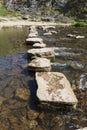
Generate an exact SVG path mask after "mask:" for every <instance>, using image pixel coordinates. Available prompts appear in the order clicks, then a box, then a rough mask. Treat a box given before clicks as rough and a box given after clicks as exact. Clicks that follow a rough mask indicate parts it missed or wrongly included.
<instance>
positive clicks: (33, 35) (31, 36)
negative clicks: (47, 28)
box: [28, 32, 38, 38]
mask: <svg viewBox="0 0 87 130" xmlns="http://www.w3.org/2000/svg"><path fill="white" fill-rule="evenodd" d="M37 36H38V33H37V32H32V33H29V35H28V38H35V37H37Z"/></svg>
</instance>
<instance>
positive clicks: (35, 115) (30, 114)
mask: <svg viewBox="0 0 87 130" xmlns="http://www.w3.org/2000/svg"><path fill="white" fill-rule="evenodd" d="M38 116H39V113H38V112H36V111H34V110H29V112H28V118H29V119H30V120H34V119H36V118H38Z"/></svg>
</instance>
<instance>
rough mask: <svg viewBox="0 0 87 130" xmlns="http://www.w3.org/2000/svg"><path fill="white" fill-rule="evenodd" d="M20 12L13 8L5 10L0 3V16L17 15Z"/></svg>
mask: <svg viewBox="0 0 87 130" xmlns="http://www.w3.org/2000/svg"><path fill="white" fill-rule="evenodd" d="M19 15H20V14H19V13H17V12H16V11H14V10H7V9H5V8H4V7H3V6H2V5H0V16H15V17H16V16H19Z"/></svg>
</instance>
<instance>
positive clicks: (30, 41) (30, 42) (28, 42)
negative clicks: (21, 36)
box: [26, 37, 43, 45]
mask: <svg viewBox="0 0 87 130" xmlns="http://www.w3.org/2000/svg"><path fill="white" fill-rule="evenodd" d="M26 43H27V44H29V45H33V44H34V43H43V39H42V38H38V37H35V38H34V37H33V38H27V39H26Z"/></svg>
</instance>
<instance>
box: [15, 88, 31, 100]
mask: <svg viewBox="0 0 87 130" xmlns="http://www.w3.org/2000/svg"><path fill="white" fill-rule="evenodd" d="M29 96H30V91H29V90H28V89H26V88H17V89H16V93H15V97H17V98H20V99H22V100H25V101H27V100H29Z"/></svg>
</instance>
